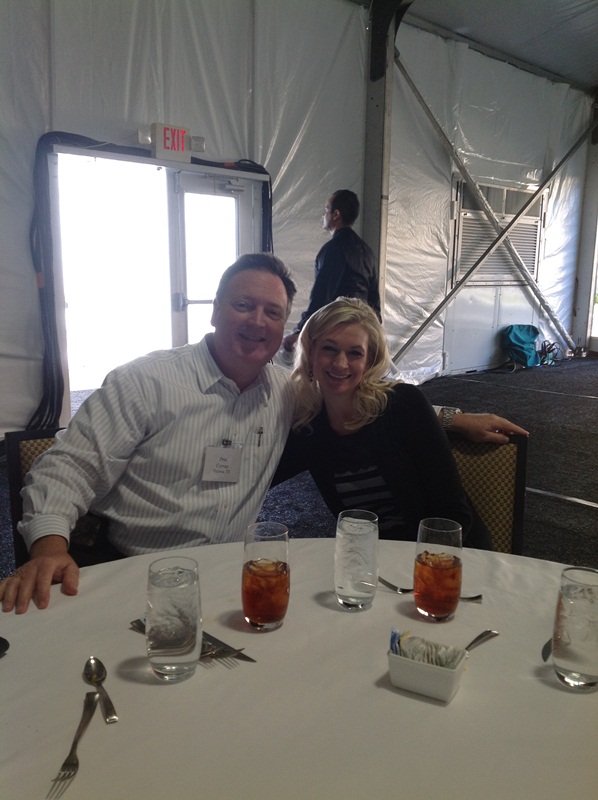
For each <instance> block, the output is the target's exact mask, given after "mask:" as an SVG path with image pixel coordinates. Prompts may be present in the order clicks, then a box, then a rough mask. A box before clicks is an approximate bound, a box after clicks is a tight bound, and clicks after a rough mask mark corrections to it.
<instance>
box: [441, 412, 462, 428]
mask: <svg viewBox="0 0 598 800" xmlns="http://www.w3.org/2000/svg"><path fill="white" fill-rule="evenodd" d="M462 413H463V412H462V411H461V409H460V408H447V407H446V406H443V407H442V427H443V428H444V429H445V430H447V431H448V429H449V428H450V427H451V423H452V421H453V417H454V416H455V414H462Z"/></svg>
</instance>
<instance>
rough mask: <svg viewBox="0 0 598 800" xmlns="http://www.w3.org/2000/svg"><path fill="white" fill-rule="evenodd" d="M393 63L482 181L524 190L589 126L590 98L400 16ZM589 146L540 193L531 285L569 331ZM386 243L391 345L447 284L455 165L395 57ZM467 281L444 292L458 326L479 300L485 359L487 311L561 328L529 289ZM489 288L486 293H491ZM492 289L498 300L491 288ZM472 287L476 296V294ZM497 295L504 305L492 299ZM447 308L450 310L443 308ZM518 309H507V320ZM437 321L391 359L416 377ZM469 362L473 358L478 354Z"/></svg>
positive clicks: (439, 346)
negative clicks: (540, 246)
mask: <svg viewBox="0 0 598 800" xmlns="http://www.w3.org/2000/svg"><path fill="white" fill-rule="evenodd" d="M396 47H397V49H398V51H399V53H400V60H401V63H402V64H403V65H404V67H405V68H406V70H407V73H408V74H409V76H410V77H411V79H412V81H413V83H414V84H415V86H416V88H417V89H418V91H419V93H420V94H421V95H422V96H423V98H424V100H425V102H426V105H427V106H428V107H429V108H430V109H431V111H432V113H433V114H434V117H435V118H436V120H437V121H438V122H439V124H440V125H441V127H442V129H443V130H444V132H445V134H446V136H447V137H448V139H449V140H450V142H451V143H452V145H453V147H454V148H455V150H456V152H457V153H458V155H459V157H460V158H461V159H462V161H463V162H464V164H465V166H466V167H467V170H468V172H469V173H470V174H471V176H472V177H473V178H474V179H475V180H476V181H477V182H478V183H481V184H484V183H487V184H494V185H498V186H514V187H519V188H527V187H528V185H531V184H539V183H541V182H542V181H543V180H544V179H545V178H546V177H547V176H548V175H549V173H550V172H551V170H552V169H553V168H554V167H555V166H556V164H557V163H558V162H559V161H560V159H561V158H562V157H563V156H564V155H565V154H566V152H567V151H568V150H569V148H570V147H571V146H572V145H573V144H574V142H575V141H576V140H577V138H578V137H579V136H580V135H581V134H582V133H583V132H584V131H585V130H586V128H587V127H588V125H589V122H590V117H591V105H592V104H591V99H590V98H589V97H588V96H587V95H585V94H584V93H583V92H580V91H577V90H574V89H571V88H570V87H569V86H568V85H566V84H557V83H552V82H550V81H548V80H546V79H545V78H542V77H538V76H535V75H532V74H530V73H527V72H524V71H522V70H519V69H517V68H515V67H512V66H510V65H508V64H505V63H502V62H500V61H497V60H495V59H492V58H489V57H487V56H484V55H481V54H480V53H477V52H474V51H472V50H470V49H469V48H468V47H467V46H466V45H464V44H461V43H457V42H454V41H448V40H445V39H443V38H440V37H439V36H436V35H433V34H429V33H425V32H422V31H420V30H417V29H415V28H413V27H410V26H408V25H402V26H401V27H400V28H399V32H398V36H397V41H396ZM586 158H587V147H582V148H581V149H580V150H579V151H578V152H577V153H576V154H575V155H574V156H573V157H572V158H571V159H570V161H569V162H568V163H567V164H566V166H565V167H564V168H563V170H562V171H561V172H560V173H559V174H558V175H557V176H556V177H555V180H554V181H553V183H552V184H551V189H550V196H549V199H548V203H547V216H546V230H545V250H544V254H543V257H542V258H541V263H540V268H539V276H538V277H539V280H538V285H539V287H540V290H541V291H542V293H543V294H544V296H545V298H546V299H547V301H548V303H549V304H550V306H551V308H552V309H553V311H554V312H555V313H556V315H557V316H558V318H559V319H560V321H561V322H562V324H563V325H564V327H565V328H566V329H567V330H570V326H571V315H572V309H573V292H574V286H575V276H576V263H577V246H578V237H579V226H580V215H581V201H582V196H583V181H584V171H585V163H586ZM390 169H391V176H390V186H391V190H390V202H389V222H388V242H387V248H388V251H387V274H386V298H385V303H386V314H385V324H386V328H387V331H388V333H389V335H390V338H391V342H392V343H393V346H394V348H395V351H396V350H398V348H399V346H400V345H402V344H404V342H405V341H406V340H407V339H408V338H409V337H410V336H412V335H413V334H414V333H415V332H416V331H417V329H418V328H419V326H420V325H421V324H422V323H423V322H424V321H425V319H426V318H427V317H428V316H429V315H430V314H431V313H432V312H433V311H434V310H435V308H436V307H437V305H438V304H439V303H440V302H441V301H442V300H443V298H444V297H445V295H446V293H447V292H448V291H449V289H450V288H451V287H450V285H448V266H449V265H448V261H449V248H450V202H451V179H452V164H451V159H450V157H449V156H448V154H447V152H446V150H445V149H444V148H443V147H442V145H441V142H440V138H439V136H438V134H437V133H436V131H435V130H434V129H433V127H432V124H431V123H430V121H429V120H428V118H427V117H426V115H425V113H424V111H423V110H422V108H421V105H420V103H419V102H418V101H417V100H416V99H415V96H414V94H413V92H412V91H411V89H410V88H409V86H408V85H407V83H406V81H405V80H404V78H403V77H402V75H401V74H400V72H399V70H398V69H397V68H396V67H395V72H394V84H393V113H392V151H391V168H390ZM473 291H474V290H469V289H467V288H464V289H463V290H462V291H461V292H460V293H459V294H458V295H457V296H456V297H455V298H454V300H453V301H452V303H453V304H458V308H457V310H455V308H453V309H451V311H452V313H453V315H454V314H455V313H456V314H457V315H458V318H459V320H460V322H462V324H463V328H464V329H467V328H468V322H469V321H470V320H469V319H468V318H471V317H473V316H475V309H473V305H474V304H476V303H478V302H479V303H481V304H483V305H485V308H484V309H483V314H484V315H486V318H487V319H488V317H487V314H489V315H490V317H489V321H488V324H487V330H477V331H475V330H472V329H469V330H468V333H467V335H468V336H471V337H475V336H477V337H478V340H480V338H481V339H483V340H485V345H486V347H487V348H489V352H488V360H490V355H491V354H492V351H493V349H494V348H496V347H497V342H498V338H497V337H496V335H495V333H494V332H493V331H492V330H491V328H490V320H492V319H493V318H494V317H495V316H496V315H498V317H497V318H498V320H499V321H500V322H501V323H502V324H503V325H507V324H510V323H515V322H518V323H533V324H535V325H537V327H538V328H540V330H541V331H542V333H543V334H544V335H545V337H546V338H549V339H550V340H551V341H554V340H555V339H557V340H558V336H556V335H555V332H554V330H553V328H552V326H551V325H550V324H549V323H548V321H547V319H546V318H545V316H544V315H543V314H539V313H538V309H537V303H535V302H532V295H531V294H530V293H529V291H528V290H523V289H522V288H521V287H510V288H509V290H507V291H505V290H503V291H502V297H501V296H498V295H497V292H498V293H499V295H500V290H497V289H492V288H490V289H489V290H488V292H486V294H485V295H483V294H481V293H480V290H476V295H475V296H474V294H472V292H473ZM490 292H492V294H493V296H492V297H489V293H490ZM495 295H496V296H497V299H496V304H497V308H498V311H497V309H495V308H494V305H495V300H494V296H495ZM474 297H477V299H474ZM501 304H502V308H501V307H500V306H501ZM446 314H447V317H448V309H447V312H446ZM513 314H515V318H513ZM445 347H446V341H445V321H444V315H441V316H440V317H439V318H438V319H437V320H436V321H435V322H433V323H432V324H431V326H430V327H429V328H428V329H427V330H426V331H425V333H423V335H422V336H421V338H420V339H419V340H418V341H417V342H416V343H414V345H413V347H412V348H411V349H410V350H408V351H406V352H405V354H404V356H403V357H402V358H401V360H400V361H399V363H398V368H399V370H400V371H401V373H402V374H403V375H404V376H405V377H406V378H408V379H410V380H413V381H415V382H419V381H421V380H425V379H427V378H429V377H432V376H433V375H435V374H441V373H442V372H443V370H444V364H445V360H446V354H445V353H444V349H445ZM470 366H472V367H474V366H475V364H471V365H470Z"/></svg>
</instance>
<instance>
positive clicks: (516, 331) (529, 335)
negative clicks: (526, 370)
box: [501, 325, 540, 367]
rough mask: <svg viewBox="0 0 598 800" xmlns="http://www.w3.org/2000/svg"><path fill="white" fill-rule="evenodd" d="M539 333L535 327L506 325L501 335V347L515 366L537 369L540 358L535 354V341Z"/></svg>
mask: <svg viewBox="0 0 598 800" xmlns="http://www.w3.org/2000/svg"><path fill="white" fill-rule="evenodd" d="M539 335H540V331H539V330H538V329H537V328H536V326H535V325H508V326H507V327H506V328H504V329H503V331H502V333H501V337H502V346H503V349H504V350H505V352H506V354H507V356H508V357H509V359H510V360H511V361H513V362H514V363H515V364H521V365H522V366H524V367H537V366H538V365H539V363H540V356H539V354H538V353H537V352H536V339H537V338H538V336H539Z"/></svg>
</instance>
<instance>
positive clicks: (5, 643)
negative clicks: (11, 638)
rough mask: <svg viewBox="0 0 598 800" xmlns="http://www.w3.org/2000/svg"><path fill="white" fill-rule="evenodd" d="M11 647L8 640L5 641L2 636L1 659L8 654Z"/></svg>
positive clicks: (0, 640)
mask: <svg viewBox="0 0 598 800" xmlns="http://www.w3.org/2000/svg"><path fill="white" fill-rule="evenodd" d="M9 647H10V645H9V643H8V640H7V639H3V638H2V636H0V658H2V656H3V655H4V654H5V653H6V651H7V650H8V648H9Z"/></svg>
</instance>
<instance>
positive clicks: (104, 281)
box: [58, 154, 172, 391]
mask: <svg viewBox="0 0 598 800" xmlns="http://www.w3.org/2000/svg"><path fill="white" fill-rule="evenodd" d="M165 181H166V179H165V173H164V170H163V169H161V168H158V167H156V166H152V165H146V164H137V163H129V162H124V161H117V160H110V159H106V158H93V157H89V156H77V155H70V154H59V156H58V189H59V203H60V237H61V246H62V270H63V280H64V291H65V301H66V309H65V314H66V331H67V351H68V363H69V381H70V388H71V390H72V391H77V390H85V389H93V388H97V387H98V386H100V385H101V383H102V381H103V379H104V377H105V375H106V373H107V372H109V371H110V370H111V369H113V368H114V367H115V366H118V365H119V364H123V363H125V362H127V361H130V360H131V359H133V358H136V357H138V356H141V355H143V354H145V353H148V352H150V351H151V350H156V349H162V348H168V347H170V346H171V342H172V335H171V317H170V267H169V254H168V212H167V195H166V188H165Z"/></svg>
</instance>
